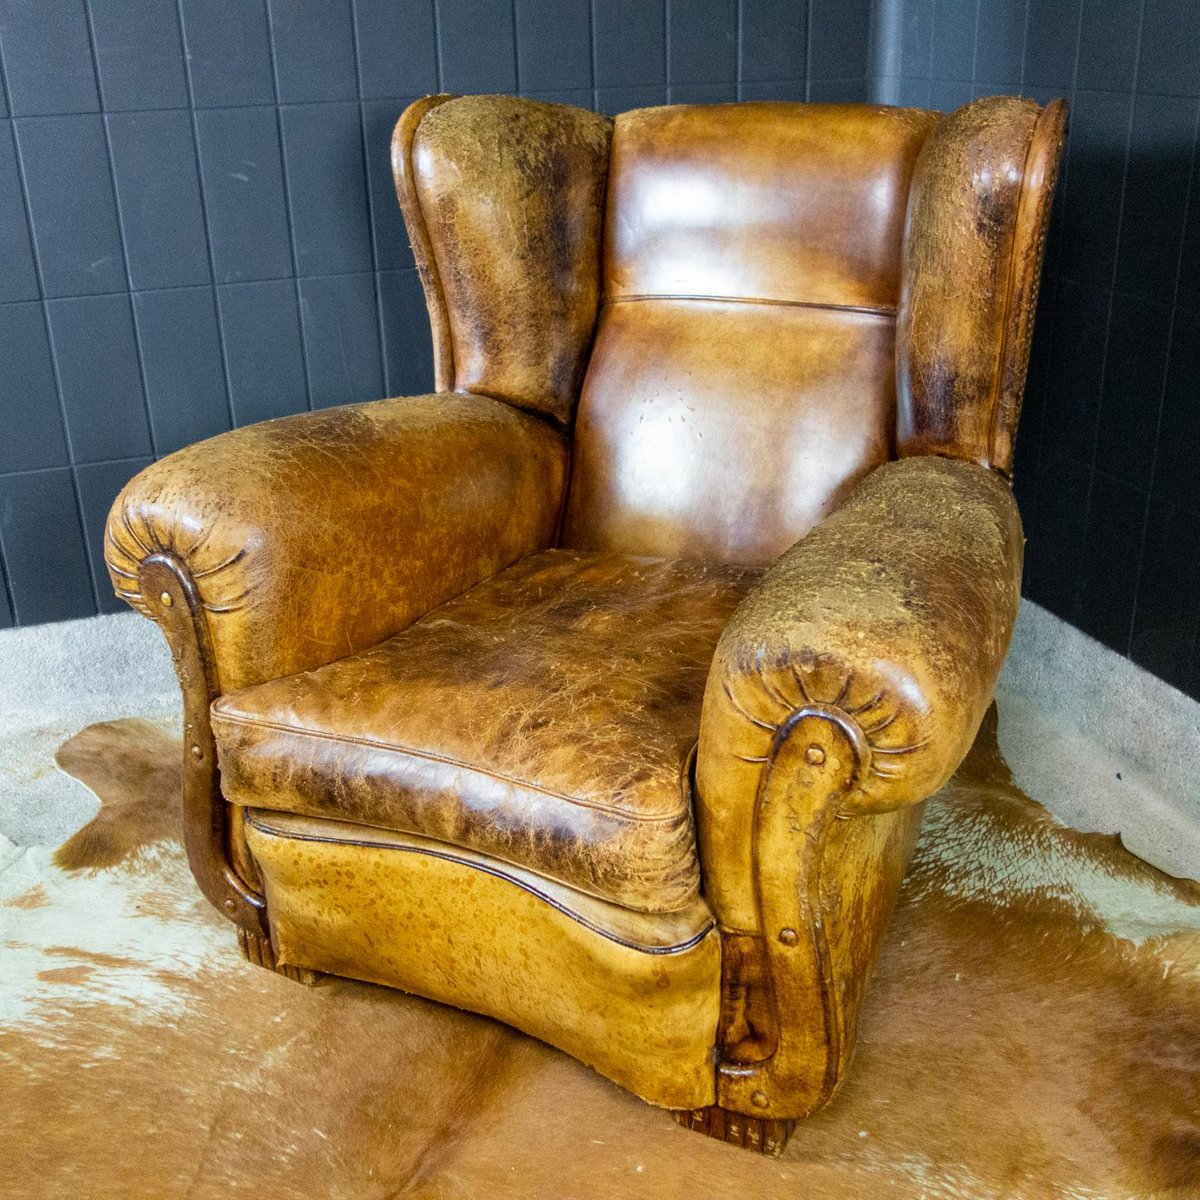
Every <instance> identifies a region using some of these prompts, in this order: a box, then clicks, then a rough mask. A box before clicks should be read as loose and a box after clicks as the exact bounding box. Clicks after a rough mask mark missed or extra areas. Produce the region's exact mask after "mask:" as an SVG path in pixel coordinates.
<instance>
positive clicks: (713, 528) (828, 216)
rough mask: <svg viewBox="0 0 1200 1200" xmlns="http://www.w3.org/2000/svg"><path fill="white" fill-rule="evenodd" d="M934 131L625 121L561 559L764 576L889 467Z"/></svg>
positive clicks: (887, 112)
mask: <svg viewBox="0 0 1200 1200" xmlns="http://www.w3.org/2000/svg"><path fill="white" fill-rule="evenodd" d="M936 120H937V117H936V115H935V114H932V113H926V112H922V111H918V110H912V109H894V108H879V107H870V106H865V105H818V104H804V105H797V104H781V103H780V104H777V103H754V104H738V105H733V104H729V105H715V106H707V107H691V106H678V107H668V108H655V109H643V110H640V111H636V112H630V113H626V114H624V115H623V116H620V117H618V118H617V121H616V126H615V129H614V133H613V141H612V154H611V161H610V168H609V183H608V199H607V211H606V217H605V231H604V236H605V241H604V253H603V263H602V281H601V282H602V307H601V311H600V315H599V320H598V326H597V332H596V339H595V343H594V347H593V351H592V356H591V361H590V364H589V367H588V370H587V375H586V378H585V381H584V386H583V392H582V396H581V399H580V404H579V411H578V416H577V421H576V433H575V461H574V467H573V477H572V483H571V491H570V497H569V501H568V511H567V520H566V527H565V534H564V537H565V543H566V544H567V545H571V546H579V547H585V548H589V549H607V550H620V551H623V552H625V553H633V554H653V555H663V556H670V557H679V556H688V557H691V556H697V557H702V558H709V559H716V560H720V561H724V562H730V563H741V564H748V565H757V564H764V563H768V562H770V561H772V560H773V559H774V558H776V557H777V556H778V555H779V554H780V553H781V552H782V551H783V550H785V549H786V548H787V547H788V546H789V545H791V544H792V543H793V542H795V541H796V540H797V539H798V538H800V537H802V536H803V535H804V534H805V533H806V532H807V531H808V530H809V529H810V528H811V527H812V526H813V525H814V524H815V523H816V522H817V521H819V520H820V519H821V517H822V516H824V515H825V513H826V512H828V511H829V510H830V508H831V507H833V506H835V505H836V503H837V502H838V500H839V498H840V497H842V496H843V495H844V494H845V492H846V491H847V490H848V489H849V488H850V487H852V486H853V485H854V483H855V482H857V481H858V480H859V479H860V478H861V477H862V476H863V475H864V474H865V473H866V472H868V471H870V470H871V469H872V468H873V467H874V466H876V465H878V464H879V463H881V462H884V461H886V460H887V459H888V458H890V457H893V456H894V453H895V433H894V431H895V425H896V420H895V406H896V389H895V366H894V363H895V358H894V355H895V326H896V311H897V305H898V302H899V297H900V290H901V248H902V242H903V236H904V220H905V209H906V204H907V201H908V195H909V187H910V181H911V179H912V175H913V170H914V165H915V163H916V159H917V155H918V154H919V152H920V150H921V147H922V145H923V143H924V142H925V140H926V137H927V135H928V133H929V131H930V129H931V128H932V127H933V125H934V123H935V122H936Z"/></svg>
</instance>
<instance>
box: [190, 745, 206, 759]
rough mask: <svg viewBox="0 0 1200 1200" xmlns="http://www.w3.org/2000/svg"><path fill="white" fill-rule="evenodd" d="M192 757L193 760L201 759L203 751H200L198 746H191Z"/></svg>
mask: <svg viewBox="0 0 1200 1200" xmlns="http://www.w3.org/2000/svg"><path fill="white" fill-rule="evenodd" d="M192 757H193V758H203V757H204V751H203V750H201V749H200V747H199V746H193V747H192Z"/></svg>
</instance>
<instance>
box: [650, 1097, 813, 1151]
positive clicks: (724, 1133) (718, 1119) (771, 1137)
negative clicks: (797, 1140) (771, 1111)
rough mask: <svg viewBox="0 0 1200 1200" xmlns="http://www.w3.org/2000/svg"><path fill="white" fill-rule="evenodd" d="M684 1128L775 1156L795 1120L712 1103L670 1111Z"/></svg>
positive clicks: (782, 1145)
mask: <svg viewBox="0 0 1200 1200" xmlns="http://www.w3.org/2000/svg"><path fill="white" fill-rule="evenodd" d="M672 1115H673V1116H674V1117H675V1120H676V1121H678V1122H679V1124H680V1125H682V1126H683V1127H684V1129H694V1130H695V1131H696V1132H697V1133H702V1134H704V1135H705V1136H706V1137H710V1138H716V1139H717V1141H719V1142H728V1143H729V1144H730V1145H732V1146H741V1147H743V1148H744V1149H746V1150H757V1151H758V1152H759V1153H760V1154H765V1155H767V1156H768V1157H770V1158H778V1157H779V1155H781V1154H782V1153H783V1148H784V1146H786V1145H787V1141H788V1138H789V1137H791V1135H792V1130H793V1129H794V1128H795V1127H796V1122H795V1121H791V1120H785V1119H783V1118H779V1117H747V1116H746V1115H745V1114H743V1113H736V1112H730V1111H729V1110H728V1109H727V1108H721V1107H720V1106H719V1105H716V1104H712V1105H710V1106H709V1107H708V1108H695V1109H690V1110H688V1111H685V1112H675V1113H673V1114H672Z"/></svg>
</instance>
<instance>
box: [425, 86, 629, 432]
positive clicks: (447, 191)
mask: <svg viewBox="0 0 1200 1200" xmlns="http://www.w3.org/2000/svg"><path fill="white" fill-rule="evenodd" d="M418 103H419V104H425V103H426V102H424V101H418ZM611 127H612V123H611V121H610V120H609V119H608V118H607V117H602V116H599V115H598V114H596V113H593V112H588V111H586V110H584V109H579V108H570V107H568V106H566V105H562V104H543V103H541V102H540V101H537V100H524V99H519V98H517V97H515V96H464V97H460V98H457V99H452V100H448V101H446V102H444V103H441V104H438V105H437V106H436V107H431V108H429V109H428V111H427V112H426V113H425V115H424V116H423V118H422V119H421V121H420V124H419V126H418V127H417V129H416V132H415V134H414V135H413V137H412V147H411V166H412V176H413V180H414V183H415V192H416V196H417V198H418V202H419V205H420V211H421V216H422V218H423V222H424V227H425V229H426V230H427V231H428V239H429V242H430V244H431V246H432V258H433V261H434V263H435V265H436V279H434V278H433V277H432V276H431V275H430V274H429V273H428V271H427V272H426V273H425V274H424V280H425V286H426V291H427V294H428V293H429V291H430V289H431V287H438V288H440V291H441V296H442V297H444V302H445V306H446V309H447V312H448V319H449V329H450V341H451V345H452V354H453V372H454V387H455V388H456V389H457V390H461V391H473V392H481V393H484V394H486V395H489V396H497V397H500V398H501V399H503V400H507V401H508V402H509V403H511V404H515V405H517V406H518V407H520V408H527V409H531V410H534V411H537V412H541V413H545V414H546V415H548V416H550V417H552V418H554V419H555V420H557V421H558V422H560V423H564V424H565V423H566V422H568V421H569V420H570V418H571V415H572V413H573V411H574V407H575V401H576V399H577V397H578V394H579V384H580V381H581V379H582V377H583V371H584V368H585V366H586V364H587V352H588V350H589V349H590V346H591V338H592V330H593V327H594V326H595V323H596V308H597V304H598V300H599V294H600V238H601V230H602V217H603V212H604V186H605V179H606V175H607V170H608V151H609V139H610V136H611ZM410 220H411V218H410ZM433 299H434V301H435V303H434V304H431V308H434V309H439V308H440V304H441V297H436V296H435V297H433Z"/></svg>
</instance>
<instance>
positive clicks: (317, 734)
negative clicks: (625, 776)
mask: <svg viewBox="0 0 1200 1200" xmlns="http://www.w3.org/2000/svg"><path fill="white" fill-rule="evenodd" d="M213 718H214V720H216V721H225V722H228V723H229V724H231V725H243V726H245V727H247V728H250V729H271V730H274V731H275V732H277V733H290V734H296V735H298V736H301V737H314V738H321V739H322V740H323V741H327V742H349V743H350V744H351V745H354V746H365V747H367V748H369V749H372V750H383V751H385V752H386V753H389V754H407V755H409V756H410V757H412V758H419V759H423V760H425V761H426V762H436V763H442V764H443V765H444V766H448V767H458V768H460V769H461V770H463V771H468V772H470V773H471V774H472V775H483V776H485V777H487V778H488V779H495V780H496V781H497V782H499V783H508V784H512V785H513V786H514V787H521V788H527V789H528V790H529V791H531V792H537V793H538V795H539V796H546V797H548V798H549V799H551V800H561V801H563V803H565V804H573V805H575V806H576V807H578V808H587V809H591V810H593V811H595V812H602V813H607V814H609V815H611V816H618V817H625V818H626V819H627V820H629V821H630V822H632V823H634V824H642V825H657V824H663V823H666V822H675V823H677V824H680V823H685V822H686V821H687V817H688V814H687V812H686V811H682V812H678V813H657V814H654V815H652V816H639V815H638V814H637V813H633V812H630V810H629V809H627V808H618V807H616V806H615V805H611V804H602V803H597V802H596V801H593V800H584V799H582V798H580V797H577V796H568V795H566V794H565V793H563V792H556V791H553V790H551V789H550V788H546V787H541V786H540V785H538V784H536V783H532V782H530V781H529V780H527V779H517V778H515V777H514V776H512V775H502V774H500V772H498V771H489V770H486V769H485V768H482V767H478V766H474V765H472V764H471V763H466V762H463V761H462V760H461V759H458V758H452V757H451V756H450V755H448V754H434V753H432V752H431V751H428V750H415V749H413V748H412V747H411V746H402V745H399V744H398V743H395V742H378V741H375V740H374V739H373V738H363V737H354V736H353V735H350V734H339V733H324V732H322V731H321V730H318V729H304V728H300V727H298V726H295V725H282V724H279V723H278V722H275V721H263V720H259V719H257V718H254V717H242V716H232V715H230V714H228V713H224V712H214V713H213Z"/></svg>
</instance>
